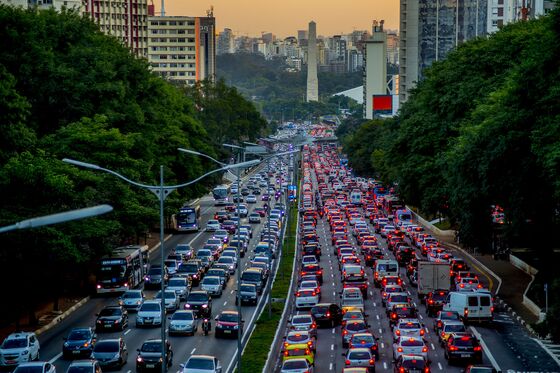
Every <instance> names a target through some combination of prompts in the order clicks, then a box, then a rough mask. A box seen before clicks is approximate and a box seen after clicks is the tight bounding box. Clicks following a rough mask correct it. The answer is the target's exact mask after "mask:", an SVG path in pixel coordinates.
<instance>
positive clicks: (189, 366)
mask: <svg viewBox="0 0 560 373" xmlns="http://www.w3.org/2000/svg"><path fill="white" fill-rule="evenodd" d="M180 367H181V369H180V370H179V373H222V364H220V360H218V359H216V358H215V357H214V356H210V355H191V356H190V357H189V359H188V360H187V361H186V362H185V363H184V364H181V365H180Z"/></svg>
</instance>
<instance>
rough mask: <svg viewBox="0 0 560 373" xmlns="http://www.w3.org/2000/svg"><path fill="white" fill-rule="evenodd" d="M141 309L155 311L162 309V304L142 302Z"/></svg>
mask: <svg viewBox="0 0 560 373" xmlns="http://www.w3.org/2000/svg"><path fill="white" fill-rule="evenodd" d="M140 311H148V312H153V311H158V312H159V311H160V305H159V303H144V304H142V307H140Z"/></svg>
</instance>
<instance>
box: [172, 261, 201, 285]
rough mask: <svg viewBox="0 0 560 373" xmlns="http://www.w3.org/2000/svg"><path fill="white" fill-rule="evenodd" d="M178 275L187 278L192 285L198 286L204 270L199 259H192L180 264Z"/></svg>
mask: <svg viewBox="0 0 560 373" xmlns="http://www.w3.org/2000/svg"><path fill="white" fill-rule="evenodd" d="M177 276H181V277H185V278H187V279H188V280H189V282H190V283H191V284H192V286H198V284H199V283H200V280H201V279H202V277H204V271H203V269H202V267H201V265H200V263H199V262H198V261H196V260H194V259H191V260H189V261H188V262H186V263H183V264H181V265H180V266H179V268H178V269H177Z"/></svg>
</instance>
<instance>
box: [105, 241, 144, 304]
mask: <svg viewBox="0 0 560 373" xmlns="http://www.w3.org/2000/svg"><path fill="white" fill-rule="evenodd" d="M148 264H149V250H148V246H147V245H144V246H140V245H130V246H123V247H118V248H116V249H114V250H113V252H112V254H111V255H108V256H105V257H103V258H101V259H99V262H98V265H97V271H96V293H97V294H106V293H123V292H125V291H127V290H129V289H133V288H135V287H137V286H138V285H140V283H141V282H142V281H143V279H144V275H145V274H146V273H147V271H148Z"/></svg>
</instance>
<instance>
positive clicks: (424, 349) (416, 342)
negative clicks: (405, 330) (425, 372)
mask: <svg viewBox="0 0 560 373" xmlns="http://www.w3.org/2000/svg"><path fill="white" fill-rule="evenodd" d="M401 355H419V356H422V357H423V358H424V359H425V360H428V346H426V343H425V342H424V340H423V339H421V338H414V337H400V338H399V339H398V340H397V341H396V342H395V343H393V359H394V360H397V359H398V358H399V357H400V356H401Z"/></svg>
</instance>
